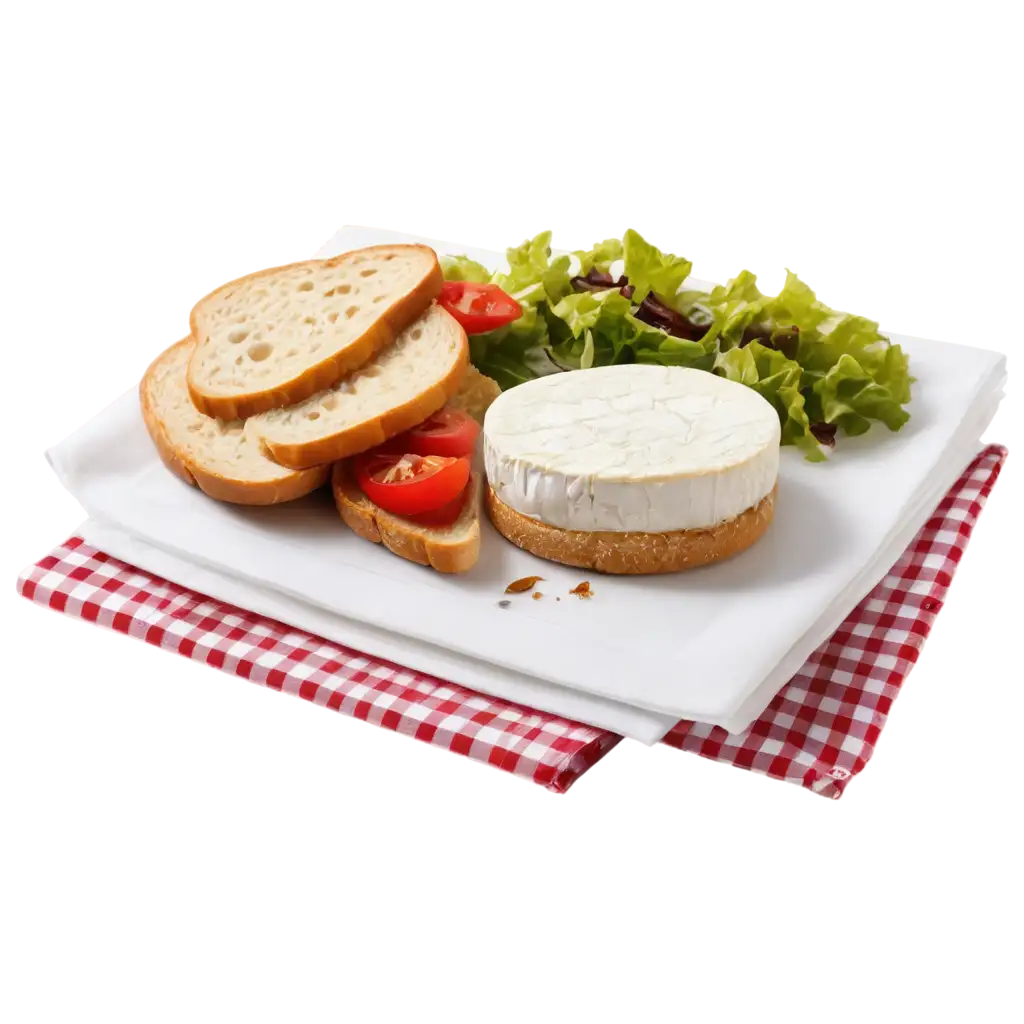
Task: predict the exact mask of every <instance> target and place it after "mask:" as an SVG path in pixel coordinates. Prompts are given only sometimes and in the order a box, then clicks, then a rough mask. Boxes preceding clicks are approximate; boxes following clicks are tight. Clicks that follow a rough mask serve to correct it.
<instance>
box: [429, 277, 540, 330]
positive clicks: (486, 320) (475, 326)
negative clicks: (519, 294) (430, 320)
mask: <svg viewBox="0 0 1024 1024" xmlns="http://www.w3.org/2000/svg"><path fill="white" fill-rule="evenodd" d="M437 301H438V304H439V305H440V306H441V307H442V308H443V309H444V310H445V311H446V312H448V313H451V315H452V316H453V317H455V319H456V320H458V321H459V323H460V324H462V328H463V330H464V331H465V332H466V333H467V334H483V333H484V332H485V331H493V330H494V329H495V328H496V327H504V326H505V324H510V323H512V321H513V320H518V319H519V317H521V316H522V315H523V307H522V306H520V305H519V303H518V302H516V300H515V299H513V298H512V296H511V295H507V294H506V293H505V292H503V291H502V290H501V289H500V288H499V287H498V286H497V285H496V284H478V283H477V282H475V281H445V283H444V287H443V288H442V289H441V295H440V297H439V298H438V300H437Z"/></svg>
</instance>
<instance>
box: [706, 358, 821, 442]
mask: <svg viewBox="0 0 1024 1024" xmlns="http://www.w3.org/2000/svg"><path fill="white" fill-rule="evenodd" d="M715 371H716V372H717V373H719V374H720V375H721V376H723V377H726V378H727V379H728V380H734V381H736V382H737V383H738V384H745V385H746V386H747V387H749V388H753V389H754V390H755V391H756V392H757V393H758V394H759V395H761V397H762V398H765V399H767V400H768V401H769V402H771V404H772V405H773V406H774V407H775V411H776V412H777V413H778V414H779V422H780V423H781V425H782V443H783V444H791V445H795V446H796V447H797V448H799V449H800V450H801V451H802V452H803V453H804V455H805V457H806V458H807V459H808V460H809V461H811V462H821V461H823V460H824V459H825V457H826V456H825V453H824V452H823V451H822V448H821V445H820V444H819V443H818V441H817V439H816V438H815V436H814V435H813V434H812V433H811V420H810V417H809V416H808V415H807V410H806V408H805V397H804V394H803V393H802V392H801V390H800V380H801V375H802V371H801V369H800V364H799V363H798V362H796V360H794V359H788V358H786V356H784V355H783V354H782V353H781V352H776V351H775V350H773V349H769V348H765V347H764V346H763V345H761V344H760V343H759V342H756V341H754V342H751V343H750V344H749V345H747V346H745V347H744V348H732V349H729V350H728V351H726V352H723V353H721V354H720V355H719V356H718V358H717V360H716V361H715Z"/></svg>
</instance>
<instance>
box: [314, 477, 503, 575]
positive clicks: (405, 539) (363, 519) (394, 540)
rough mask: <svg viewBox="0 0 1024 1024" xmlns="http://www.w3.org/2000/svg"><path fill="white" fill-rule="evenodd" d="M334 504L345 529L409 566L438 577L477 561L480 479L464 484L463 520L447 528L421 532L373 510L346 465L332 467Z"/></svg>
mask: <svg viewBox="0 0 1024 1024" xmlns="http://www.w3.org/2000/svg"><path fill="white" fill-rule="evenodd" d="M331 487H332V490H333V491H334V503H335V505H337V507H338V514H339V515H340V516H341V518H342V520H343V521H344V522H345V525H346V526H348V527H349V528H350V529H352V530H353V531H355V532H356V533H358V534H359V536H360V537H365V538H366V539H367V540H372V541H373V542H374V543H375V544H383V545H384V547H386V548H387V549H388V550H389V551H393V552H394V553H395V554H396V555H400V556H401V557H402V558H407V559H408V560H409V561H410V562H418V563H419V564H420V565H429V566H432V567H433V568H435V569H436V570H437V571H438V572H445V573H458V572H467V571H468V570H470V569H472V568H473V566H474V565H476V561H477V559H478V558H479V557H480V492H481V490H482V487H483V481H482V479H481V476H480V474H479V473H473V474H472V475H471V476H470V478H469V487H470V492H469V495H468V497H467V499H466V504H465V506H464V507H463V509H462V514H461V515H460V516H459V518H458V519H456V520H455V522H454V523H452V525H451V526H420V525H419V524H418V523H414V522H412V520H410V519H404V518H402V516H396V515H394V514H393V513H391V512H385V511H384V509H382V508H380V507H379V506H378V505H375V504H374V503H373V502H372V501H370V499H369V498H368V497H367V496H366V495H365V494H364V493H363V492H362V490H361V489H360V487H359V485H358V484H357V483H356V482H355V480H353V479H352V475H351V473H350V472H349V468H348V464H347V463H345V462H338V463H335V466H334V473H333V475H332V477H331Z"/></svg>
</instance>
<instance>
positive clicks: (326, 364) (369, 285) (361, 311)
mask: <svg viewBox="0 0 1024 1024" xmlns="http://www.w3.org/2000/svg"><path fill="white" fill-rule="evenodd" d="M442 284H443V279H442V275H441V267H440V264H439V263H438V262H437V255H436V254H435V253H434V250H433V249H430V248H428V247H427V246H425V245H377V246H371V247H370V248H367V249H357V250H355V251H354V252H348V253H343V254H342V255H341V256H335V257H334V258H333V259H329V260H308V261H306V262H304V263H293V264H291V265H290V266H286V267H274V268H272V269H271V270H263V271H260V272H259V273H256V274H250V275H248V276H247V277H241V278H239V279H238V280H237V281H231V282H230V283H228V284H225V285H222V286H221V287H220V288H218V289H217V290H216V291H213V292H211V293H210V294H209V295H207V296H206V298H204V299H200V301H199V302H198V303H197V304H196V306H195V308H194V309H193V310H192V315H191V318H190V323H191V327H192V336H193V337H194V338H195V340H196V343H197V344H196V349H195V352H194V353H193V355H192V359H191V361H190V362H189V369H188V387H189V392H190V394H191V395H192V401H193V402H194V403H195V406H196V408H197V409H199V411H200V412H203V413H206V415H208V416H217V417H220V418H222V419H238V418H241V419H244V418H246V417H248V416H252V415H254V414H256V413H260V412H264V411H266V410H267V409H278V408H280V407H282V406H285V405H292V404H294V403H295V402H301V401H302V400H303V399H305V398H308V397H309V396H310V395H313V394H315V393H316V392H318V391H322V390H323V389H324V388H328V387H330V386H331V385H332V384H335V383H337V382H338V381H339V380H341V378H342V377H344V376H345V375H346V374H348V373H351V372H352V371H353V370H356V369H358V368H359V367H360V366H362V365H363V364H364V363H366V362H369V360H371V359H372V358H373V357H374V355H376V354H377V353H378V352H379V351H381V349H383V348H385V347H386V346H388V345H390V344H391V342H392V341H394V339H395V337H396V335H397V334H398V333H399V332H400V331H401V330H402V328H404V327H405V326H407V325H408V324H409V323H411V322H412V321H413V320H415V319H416V318H417V317H418V316H419V315H420V314H421V313H423V312H424V310H426V308H427V307H428V306H429V305H430V303H431V302H432V301H433V300H434V299H435V298H436V297H437V296H438V295H439V294H440V291H441V285H442Z"/></svg>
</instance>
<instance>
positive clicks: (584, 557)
mask: <svg viewBox="0 0 1024 1024" xmlns="http://www.w3.org/2000/svg"><path fill="white" fill-rule="evenodd" d="M777 491H778V485H777V484H776V486H775V487H773V488H772V490H771V493H770V494H768V495H766V496H765V497H764V498H762V499H761V501H759V502H758V503H757V504H756V505H755V506H754V507H753V508H748V509H747V510H746V511H745V512H741V513H740V514H739V515H738V516H736V518H735V519H729V520H727V521H726V522H724V523H719V524H718V526H713V527H711V528H710V529H707V530H675V531H673V532H671V533H626V532H624V533H616V532H612V531H604V530H599V531H594V532H590V531H587V530H563V529H560V528H559V527H557V526H548V524H547V523H541V522H538V521H537V520H536V519H531V518H530V517H529V516H524V515H523V514H522V513H521V512H516V511H515V509H512V508H509V506H508V505H506V504H505V503H504V502H503V501H502V500H501V499H500V498H499V497H498V496H497V495H496V494H495V493H494V491H493V490H492V489H491V488H490V487H488V488H487V494H486V497H485V503H486V506H487V514H488V515H489V516H490V517H491V522H492V523H494V526H495V528H496V529H497V531H498V533H500V534H501V535H502V536H503V537H504V538H505V539H506V540H509V541H511V542H512V543H513V544H515V545H516V547H520V548H522V549H523V550H524V551H529V552H530V554H531V555H537V557H538V558H546V559H547V560H548V561H550V562H561V563H562V564H563V565H572V566H576V567H577V568H580V569H592V570H595V571H597V572H606V573H611V574H616V575H646V574H652V573H662V572H679V571H680V570H682V569H693V568H696V567H697V566H699V565H707V564H708V563H709V562H718V561H721V560H722V559H724V558H731V557H732V556H733V555H737V554H739V553H740V552H741V551H745V550H746V549H747V548H749V547H750V546H751V544H753V543H754V542H755V541H757V540H758V539H759V538H760V537H761V536H762V535H763V534H764V532H765V530H767V529H768V526H769V524H770V523H771V521H772V517H773V516H774V514H775V495H776V492H777Z"/></svg>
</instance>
